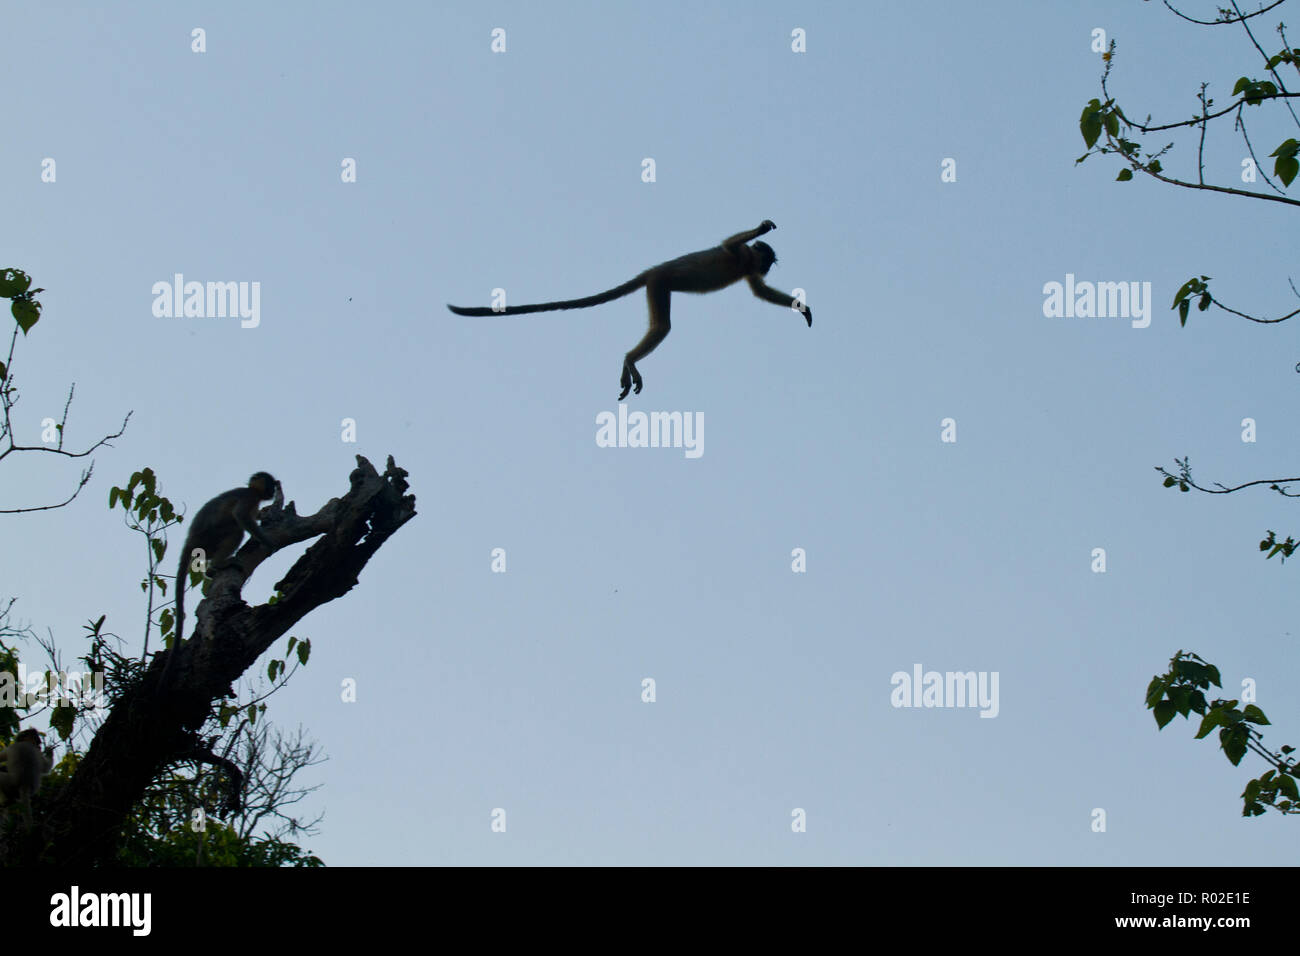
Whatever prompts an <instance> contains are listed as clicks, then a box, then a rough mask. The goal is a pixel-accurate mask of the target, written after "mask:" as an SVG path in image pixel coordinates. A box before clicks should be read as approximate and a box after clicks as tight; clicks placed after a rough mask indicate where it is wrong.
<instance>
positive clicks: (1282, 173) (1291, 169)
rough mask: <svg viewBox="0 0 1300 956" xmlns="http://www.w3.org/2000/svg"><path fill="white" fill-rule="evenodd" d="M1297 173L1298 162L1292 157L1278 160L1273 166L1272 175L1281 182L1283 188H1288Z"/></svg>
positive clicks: (1298, 169) (1299, 164)
mask: <svg viewBox="0 0 1300 956" xmlns="http://www.w3.org/2000/svg"><path fill="white" fill-rule="evenodd" d="M1297 172H1300V161H1297V160H1296V158H1295V157H1294V156H1289V157H1286V158H1285V159H1282V158H1279V159H1278V161H1277V162H1275V163H1274V164H1273V173H1274V175H1276V176H1277V178H1278V179H1280V180H1282V185H1283V186H1290V185H1291V182H1292V180H1294V179H1295V174H1296V173H1297Z"/></svg>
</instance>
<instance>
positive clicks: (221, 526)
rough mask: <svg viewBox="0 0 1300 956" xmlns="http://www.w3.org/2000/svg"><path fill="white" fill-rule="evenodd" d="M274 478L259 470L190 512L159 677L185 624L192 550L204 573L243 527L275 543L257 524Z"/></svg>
mask: <svg viewBox="0 0 1300 956" xmlns="http://www.w3.org/2000/svg"><path fill="white" fill-rule="evenodd" d="M275 486H276V480H275V478H273V477H272V476H271V475H270V474H269V473H267V472H265V471H259V472H258V473H257V474H255V475H253V476H252V477H251V478H249V479H248V487H247V488H232V489H231V490H230V491H223V492H222V493H221V494H219V495H217V496H216V497H215V498H213V499H212V500H211V501H209V502H208V503H207V504H205V505H204V506H203V507H202V508H200V509H199V511H198V514H196V515H195V516H194V520H193V521H192V522H191V523H190V530H189V533H188V534H187V535H185V547H183V548H182V549H181V561H180V567H179V568H178V569H177V571H176V629H175V631H174V632H173V635H174V636H173V637H172V650H171V653H169V654H168V655H167V664H166V665H165V666H164V667H163V679H166V677H167V671H168V669H169V668H170V667H171V659H172V654H174V653H175V652H176V649H177V648H178V647H180V643H181V635H182V633H183V630H184V627H185V580H186V578H188V577H189V570H190V567H191V562H192V561H194V559H195V555H194V552H195V551H202V552H203V559H202V565H201V566H200V567H196V568H194V570H196V571H202V572H203V573H204V574H205V575H206V574H208V573H209V572H210V571H215V570H217V569H218V568H220V567H221V566H222V565H223V564H224V563H225V562H226V561H227V560H228V559H229V558H230V556H231V555H233V554H234V553H235V552H236V551H237V550H239V543H240V542H241V541H243V540H244V532H245V531H247V532H248V533H249V534H250V535H251V536H252V537H254V538H256V539H257V540H258V541H259V542H260V543H261V545H262V547H264V548H266V550H267V551H274V550H275V546H274V545H272V544H271V541H270V539H269V538H267V536H266V532H264V531H263V530H262V529H261V528H259V527H258V526H257V509H258V506H259V504H260V503H261V502H263V501H266V500H267V499H268V498H273V497H275Z"/></svg>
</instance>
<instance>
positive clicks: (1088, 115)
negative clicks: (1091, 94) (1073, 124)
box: [1079, 99, 1102, 149]
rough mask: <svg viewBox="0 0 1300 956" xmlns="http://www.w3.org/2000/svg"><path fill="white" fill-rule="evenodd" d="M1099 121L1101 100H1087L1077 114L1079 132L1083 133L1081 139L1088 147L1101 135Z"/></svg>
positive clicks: (1090, 147) (1094, 143) (1093, 144)
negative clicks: (1080, 111)
mask: <svg viewBox="0 0 1300 956" xmlns="http://www.w3.org/2000/svg"><path fill="white" fill-rule="evenodd" d="M1101 122H1102V120H1101V101H1100V100H1095V99H1094V100H1089V101H1088V105H1087V106H1085V107H1084V108H1083V112H1082V113H1081V114H1080V115H1079V132H1080V133H1082V134H1083V141H1084V142H1085V143H1086V144H1087V145H1088V148H1089V149H1092V147H1093V146H1095V145H1096V143H1097V139H1098V138H1099V137H1100V136H1101Z"/></svg>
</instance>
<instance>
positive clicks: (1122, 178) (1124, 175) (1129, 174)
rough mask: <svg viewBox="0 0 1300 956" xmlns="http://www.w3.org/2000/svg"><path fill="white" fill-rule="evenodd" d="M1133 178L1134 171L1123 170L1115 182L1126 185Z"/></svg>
mask: <svg viewBox="0 0 1300 956" xmlns="http://www.w3.org/2000/svg"><path fill="white" fill-rule="evenodd" d="M1132 178H1133V170H1131V169H1121V170H1120V171H1119V175H1118V176H1116V177H1115V181H1116V182H1117V183H1126V182H1128V181H1129V180H1130V179H1132Z"/></svg>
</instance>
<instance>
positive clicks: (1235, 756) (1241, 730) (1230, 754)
mask: <svg viewBox="0 0 1300 956" xmlns="http://www.w3.org/2000/svg"><path fill="white" fill-rule="evenodd" d="M1246 739H1247V737H1246V728H1245V727H1244V726H1238V727H1225V728H1223V730H1221V731H1219V744H1220V746H1222V747H1223V753H1224V755H1225V756H1226V757H1227V758H1228V759H1229V760H1230V761H1232V765H1233V766H1234V767H1235V766H1237V764H1239V763H1241V758H1242V757H1244V756H1246Z"/></svg>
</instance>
